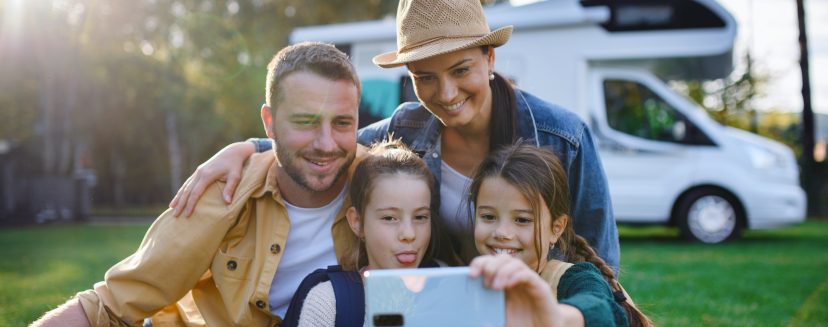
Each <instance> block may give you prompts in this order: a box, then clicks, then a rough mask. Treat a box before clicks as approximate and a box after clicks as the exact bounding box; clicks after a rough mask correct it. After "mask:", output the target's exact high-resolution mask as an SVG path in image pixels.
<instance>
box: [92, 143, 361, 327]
mask: <svg viewBox="0 0 828 327" xmlns="http://www.w3.org/2000/svg"><path fill="white" fill-rule="evenodd" d="M359 152H362V149H361V148H360V151H359ZM354 165H355V164H354ZM275 167H276V160H275V156H274V154H273V152H270V151H268V152H265V153H260V154H256V155H254V156H253V157H252V158H251V159H250V160H249V162H248V163H247V166H246V167H245V170H244V172H243V176H242V179H241V181H240V183H239V186H238V188H237V190H236V195H235V196H234V200H233V203H231V204H229V205H228V204H226V203H224V201H223V200H222V197H221V187H222V186H223V185H220V184H219V183H216V184H214V185H212V186H210V187H209V188H208V190H207V191H206V192H205V193H204V195H203V196H202V198H201V200H200V201H199V202H198V205H197V206H196V208H195V211H194V213H193V215H192V217H190V218H184V217H180V218H176V217H173V215H172V211H171V210H167V211H166V212H164V213H163V214H161V216H160V217H158V219H156V220H155V222H154V223H153V224H152V226H151V227H150V228H149V230H148V231H147V234H146V235H145V236H144V240H143V241H142V242H141V246H140V247H139V248H138V250H137V251H135V253H133V254H132V255H130V256H129V257H127V258H126V259H124V260H123V261H121V262H119V263H117V264H116V265H115V266H113V267H112V268H111V269H109V271H107V272H106V275H105V279H104V281H102V282H98V283H96V284H95V286H94V289H92V290H87V291H84V292H81V293H78V295H77V297H78V299H79V300H80V303H81V305H82V306H83V309H84V311H85V312H86V315H87V318H89V321H90V322H91V323H92V325H93V326H121V325H141V324H142V322H143V320H144V318H146V317H151V318H152V323H153V326H204V325H210V326H273V325H276V324H278V323H279V322H281V318H280V317H277V316H275V315H273V314H272V313H271V312H270V306H269V304H268V292H269V291H270V284H271V282H272V281H273V276H274V274H275V273H276V269H277V267H278V266H279V261H280V259H281V258H282V254H283V253H284V251H285V250H288V249H285V248H284V245H285V241H286V240H287V235H288V232H289V231H290V220H289V219H288V216H287V210H286V208H285V205H284V200H283V198H282V196H281V195H280V194H279V188H278V187H277V181H276V174H275V172H276V171H275ZM351 168H352V169H353V166H352V167H351ZM349 206H350V199H347V198H346V200H345V203H344V205H343V206H342V209H341V210H340V211H339V213H338V214H337V216H336V219H335V221H334V223H333V227H332V229H331V234H332V236H333V240H334V248H335V251H336V256H337V260H339V262H340V263H344V261H346V260H348V259H347V258H348V257H350V255H349V254H350V253H353V252H354V251H355V249H356V247H357V246H358V245H359V243H358V239H357V238H356V237H355V236H354V234H353V233H352V232H351V230H350V228H349V227H348V223H347V220H346V219H345V210H346V209H347V208H348V207H349ZM290 251H301V249H290Z"/></svg>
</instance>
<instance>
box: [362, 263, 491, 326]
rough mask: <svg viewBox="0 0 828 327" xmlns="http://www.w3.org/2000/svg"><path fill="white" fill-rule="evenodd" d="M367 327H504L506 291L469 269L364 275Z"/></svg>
mask: <svg viewBox="0 0 828 327" xmlns="http://www.w3.org/2000/svg"><path fill="white" fill-rule="evenodd" d="M365 310H366V313H367V315H366V320H367V322H368V326H377V327H386V326H409V327H416V326H503V325H505V306H504V296H503V291H494V290H491V289H488V288H486V287H484V286H483V281H482V279H481V278H476V279H471V278H469V268H468V267H451V268H421V269H381V270H371V271H367V272H365Z"/></svg>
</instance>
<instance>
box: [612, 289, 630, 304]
mask: <svg viewBox="0 0 828 327" xmlns="http://www.w3.org/2000/svg"><path fill="white" fill-rule="evenodd" d="M612 296H613V297H615V302H618V303H624V301H626V300H627V297H626V296H624V291H615V292H612Z"/></svg>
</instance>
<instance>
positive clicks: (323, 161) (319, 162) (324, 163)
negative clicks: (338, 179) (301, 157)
mask: <svg viewBox="0 0 828 327" xmlns="http://www.w3.org/2000/svg"><path fill="white" fill-rule="evenodd" d="M336 159H337V158H333V157H332V158H325V159H311V158H308V157H305V161H307V162H309V163H311V164H313V165H315V166H318V167H323V168H324V167H327V166H329V165H331V164H333V163H334V162H336Z"/></svg>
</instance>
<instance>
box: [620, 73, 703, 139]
mask: <svg viewBox="0 0 828 327" xmlns="http://www.w3.org/2000/svg"><path fill="white" fill-rule="evenodd" d="M604 103H605V108H606V113H607V122H608V124H609V126H610V128H612V129H614V130H617V131H619V132H622V133H625V134H629V135H633V136H637V137H641V138H645V139H648V140H652V141H664V142H674V143H684V144H686V143H688V141H690V140H689V139H688V135H689V134H691V133H688V132H689V131H691V130H692V131H694V132H695V130H697V129H696V128H695V126H692V124H691V122H690V121H688V120H687V118H686V117H685V116H684V115H682V114H681V112H679V111H677V110H676V109H675V108H673V107H672V106H671V105H670V104H669V103H667V102H666V101H664V100H663V99H662V98H661V97H659V96H658V95H657V94H655V93H654V92H653V91H652V90H650V89H649V88H648V87H646V86H644V85H643V84H640V83H637V82H633V81H626V80H606V81H604ZM689 143H692V142H689Z"/></svg>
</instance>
